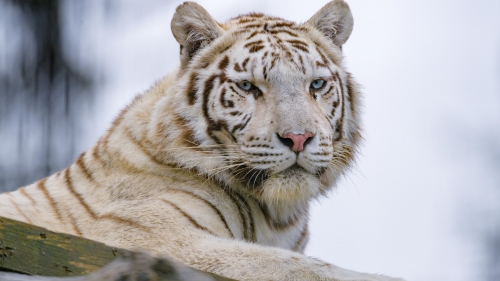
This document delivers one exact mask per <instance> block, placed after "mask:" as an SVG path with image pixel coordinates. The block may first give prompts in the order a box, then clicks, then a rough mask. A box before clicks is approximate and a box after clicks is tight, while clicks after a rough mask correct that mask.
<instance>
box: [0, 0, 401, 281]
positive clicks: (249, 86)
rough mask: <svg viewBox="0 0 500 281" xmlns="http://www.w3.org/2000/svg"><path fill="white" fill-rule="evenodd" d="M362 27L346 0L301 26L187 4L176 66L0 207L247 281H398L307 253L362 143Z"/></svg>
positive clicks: (1, 198)
mask: <svg viewBox="0 0 500 281" xmlns="http://www.w3.org/2000/svg"><path fill="white" fill-rule="evenodd" d="M352 27H353V19H352V16H351V12H350V9H349V7H348V5H347V4H346V3H345V2H344V1H342V0H334V1H332V2H330V3H328V4H327V5H326V6H324V7H323V8H322V9H321V10H320V11H318V12H317V13H316V14H315V15H314V16H313V17H312V18H311V19H310V20H309V21H307V22H306V23H303V24H296V23H294V22H290V21H287V20H283V19H280V18H276V17H270V16H266V15H263V14H257V13H251V14H247V15H242V16H238V17H236V18H233V19H231V20H229V21H228V22H226V23H223V24H220V23H217V22H216V21H215V20H214V19H213V18H212V17H211V16H210V15H209V14H208V13H207V12H206V11H205V10H204V9H203V8H202V7H201V6H199V5H197V4H196V3H192V2H186V3H184V4H182V5H180V6H179V7H178V8H177V10H176V13H175V15H174V17H173V19H172V25H171V28H172V32H173V34H174V36H175V38H176V39H177V41H178V42H179V44H180V58H181V65H180V67H179V68H178V70H177V71H175V72H174V73H172V74H171V75H169V76H167V77H166V78H164V79H163V80H162V81H160V82H158V83H157V84H156V85H155V86H153V87H152V88H151V89H150V90H148V91H147V92H146V93H144V94H143V95H140V96H138V97H136V98H135V100H134V101H133V102H132V103H131V104H130V105H129V106H128V107H127V108H126V109H124V110H123V111H122V112H121V113H120V115H119V116H118V117H117V118H116V119H115V121H114V122H113V125H112V127H111V128H110V129H109V130H108V132H107V133H106V134H105V135H104V136H103V137H102V138H101V139H100V140H99V141H98V143H97V144H96V145H95V146H94V147H92V148H91V149H90V150H89V151H87V152H85V153H83V154H82V155H81V156H80V157H79V158H78V159H77V160H76V162H75V163H74V164H72V165H71V166H69V167H68V168H66V169H65V170H63V171H61V172H58V173H57V174H55V175H52V176H50V177H47V178H45V179H42V180H40V181H38V182H36V183H34V184H32V185H29V186H26V187H23V188H20V189H19V190H17V191H15V192H11V193H4V194H2V195H0V215H1V216H5V217H9V218H13V219H16V220H20V221H24V222H28V223H31V224H35V225H38V226H42V227H46V228H48V229H50V230H53V231H58V232H64V233H69V234H74V235H79V236H83V237H86V238H89V239H93V240H97V241H101V242H104V243H106V244H108V245H112V246H116V247H121V248H126V249H143V250H146V251H148V252H150V253H152V254H154V255H157V256H162V255H167V256H170V257H172V258H174V259H175V260H177V261H181V262H182V263H185V264H187V265H189V266H192V267H194V268H197V269H200V270H204V271H208V272H213V273H216V274H219V275H222V276H226V277H230V278H234V279H238V280H396V279H394V278H390V277H385V276H381V275H372V274H364V273H357V272H353V271H350V270H346V269H342V268H339V267H336V266H334V265H331V264H328V263H325V262H322V261H319V260H316V259H313V258H309V257H307V256H305V255H303V254H302V253H303V251H304V248H305V246H306V244H307V241H308V227H307V223H308V210H309V202H310V201H311V200H312V199H314V198H317V197H318V196H320V195H323V194H325V193H326V192H327V191H328V190H330V189H331V188H332V187H333V186H334V185H335V182H336V181H337V179H338V178H339V177H340V176H341V175H342V174H343V173H344V172H345V171H346V170H347V169H348V168H349V166H350V165H351V163H352V161H353V158H354V154H355V152H356V149H357V145H358V143H359V141H360V138H361V137H360V117H359V107H360V93H359V91H358V87H357V85H356V83H355V81H354V80H353V78H352V76H351V75H350V74H349V73H348V72H347V71H346V70H345V68H344V64H343V56H342V45H343V44H344V43H345V42H346V40H347V39H348V37H349V35H350V34H351V31H352Z"/></svg>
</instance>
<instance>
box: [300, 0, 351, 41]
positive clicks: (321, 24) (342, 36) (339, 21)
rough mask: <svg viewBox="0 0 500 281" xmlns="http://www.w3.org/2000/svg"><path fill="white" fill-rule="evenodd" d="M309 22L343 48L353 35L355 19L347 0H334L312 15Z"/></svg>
mask: <svg viewBox="0 0 500 281" xmlns="http://www.w3.org/2000/svg"><path fill="white" fill-rule="evenodd" d="M307 24H308V25H310V26H313V27H314V28H316V29H318V30H319V31H321V33H323V35H325V36H326V37H327V38H328V39H330V40H331V41H333V43H334V44H335V45H337V46H338V47H340V48H342V45H344V43H345V42H346V41H347V39H349V36H350V35H351V32H352V27H353V25H354V20H353V18H352V14H351V9H350V8H349V5H347V3H346V2H344V1H343V0H333V1H331V2H330V3H328V4H326V5H325V6H324V7H323V8H321V10H319V11H318V12H317V13H316V14H315V15H314V16H312V18H310V19H309V20H308V21H307Z"/></svg>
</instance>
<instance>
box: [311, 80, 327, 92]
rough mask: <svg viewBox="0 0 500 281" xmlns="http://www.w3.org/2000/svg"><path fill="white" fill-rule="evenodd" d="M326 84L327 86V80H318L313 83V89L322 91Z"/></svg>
mask: <svg viewBox="0 0 500 281" xmlns="http://www.w3.org/2000/svg"><path fill="white" fill-rule="evenodd" d="M324 84H325V80H323V79H316V80H314V81H312V83H311V88H313V89H315V90H318V89H321V87H323V85H324Z"/></svg>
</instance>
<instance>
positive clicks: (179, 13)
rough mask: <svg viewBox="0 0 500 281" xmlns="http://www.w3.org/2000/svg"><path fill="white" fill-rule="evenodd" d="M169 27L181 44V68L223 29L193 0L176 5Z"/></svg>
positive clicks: (220, 33)
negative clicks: (192, 0)
mask: <svg viewBox="0 0 500 281" xmlns="http://www.w3.org/2000/svg"><path fill="white" fill-rule="evenodd" d="M170 27H171V28H172V33H173V34H174V37H175V39H176V40H177V42H179V44H180V45H181V46H180V48H181V67H182V68H185V67H186V66H187V64H188V63H189V60H191V58H192V57H194V55H196V53H197V52H198V51H199V50H201V49H203V48H204V47H205V46H207V45H208V44H210V42H212V41H213V40H215V39H216V38H217V37H219V36H221V35H222V33H223V29H222V28H221V27H220V26H219V24H218V23H217V22H216V21H215V20H214V19H213V18H212V16H210V14H208V12H207V11H206V10H205V9H203V7H201V6H200V5H198V4H196V3H194V2H184V3H183V4H181V5H179V6H178V7H177V9H176V11H175V14H174V17H173V18H172V23H171V25H170Z"/></svg>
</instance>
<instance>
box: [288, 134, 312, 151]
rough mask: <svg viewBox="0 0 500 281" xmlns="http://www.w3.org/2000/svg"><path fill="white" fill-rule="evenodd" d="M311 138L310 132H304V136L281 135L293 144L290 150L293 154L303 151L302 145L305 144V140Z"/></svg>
mask: <svg viewBox="0 0 500 281" xmlns="http://www.w3.org/2000/svg"><path fill="white" fill-rule="evenodd" d="M313 136H314V135H313V133H311V132H306V133H305V134H293V133H286V134H284V135H283V138H286V139H291V140H292V142H293V147H292V150H293V151H295V152H300V151H302V150H304V143H305V142H306V140H307V139H308V138H311V137H313Z"/></svg>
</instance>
